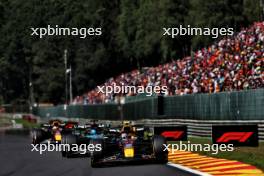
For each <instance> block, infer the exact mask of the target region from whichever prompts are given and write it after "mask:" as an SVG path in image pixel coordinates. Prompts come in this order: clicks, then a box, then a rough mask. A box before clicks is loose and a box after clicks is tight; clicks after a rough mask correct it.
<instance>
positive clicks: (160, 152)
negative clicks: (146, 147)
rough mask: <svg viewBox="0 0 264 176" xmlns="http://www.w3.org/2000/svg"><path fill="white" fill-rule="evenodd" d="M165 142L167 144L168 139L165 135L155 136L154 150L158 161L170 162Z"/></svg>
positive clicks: (162, 162)
mask: <svg viewBox="0 0 264 176" xmlns="http://www.w3.org/2000/svg"><path fill="white" fill-rule="evenodd" d="M164 144H167V141H166V139H165V138H164V137H163V136H158V135H157V136H154V137H153V152H154V155H155V158H156V161H157V163H160V164H166V163H167V162H168V151H164V150H165V146H164Z"/></svg>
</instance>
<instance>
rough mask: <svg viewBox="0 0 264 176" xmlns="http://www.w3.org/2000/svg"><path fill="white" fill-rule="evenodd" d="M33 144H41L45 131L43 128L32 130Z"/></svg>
mask: <svg viewBox="0 0 264 176" xmlns="http://www.w3.org/2000/svg"><path fill="white" fill-rule="evenodd" d="M31 134H32V144H39V143H40V142H41V141H42V138H43V131H42V130H41V129H33V131H32V133H31Z"/></svg>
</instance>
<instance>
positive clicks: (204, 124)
mask: <svg viewBox="0 0 264 176" xmlns="http://www.w3.org/2000/svg"><path fill="white" fill-rule="evenodd" d="M136 123H137V124H139V125H143V124H145V125H148V126H187V131H188V136H194V137H211V136H212V126H213V125H258V134H259V139H260V140H261V141H264V120H188V119H160V120H153V119H145V120H138V121H136Z"/></svg>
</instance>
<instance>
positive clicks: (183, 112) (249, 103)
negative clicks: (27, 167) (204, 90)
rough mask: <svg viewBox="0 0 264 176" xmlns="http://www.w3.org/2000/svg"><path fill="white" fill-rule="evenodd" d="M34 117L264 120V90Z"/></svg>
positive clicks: (62, 109) (55, 110)
mask: <svg viewBox="0 0 264 176" xmlns="http://www.w3.org/2000/svg"><path fill="white" fill-rule="evenodd" d="M33 112H34V114H35V115H37V116H40V117H42V118H45V117H70V118H85V119H100V120H125V119H126V120H142V119H190V120H191V119H194V120H264V89H256V90H246V91H239V92H222V93H215V94H192V95H183V96H168V97H148V98H144V99H142V98H140V99H138V98H137V97H135V100H134V101H133V100H132V99H131V98H130V100H129V101H127V102H126V103H125V104H114V103H113V104H98V105H69V106H64V105H61V106H56V107H39V108H35V109H34V111H33Z"/></svg>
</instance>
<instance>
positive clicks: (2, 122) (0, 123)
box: [0, 117, 12, 127]
mask: <svg viewBox="0 0 264 176" xmlns="http://www.w3.org/2000/svg"><path fill="white" fill-rule="evenodd" d="M9 125H12V123H11V120H10V119H9V118H5V117H0V127H5V126H9Z"/></svg>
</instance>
